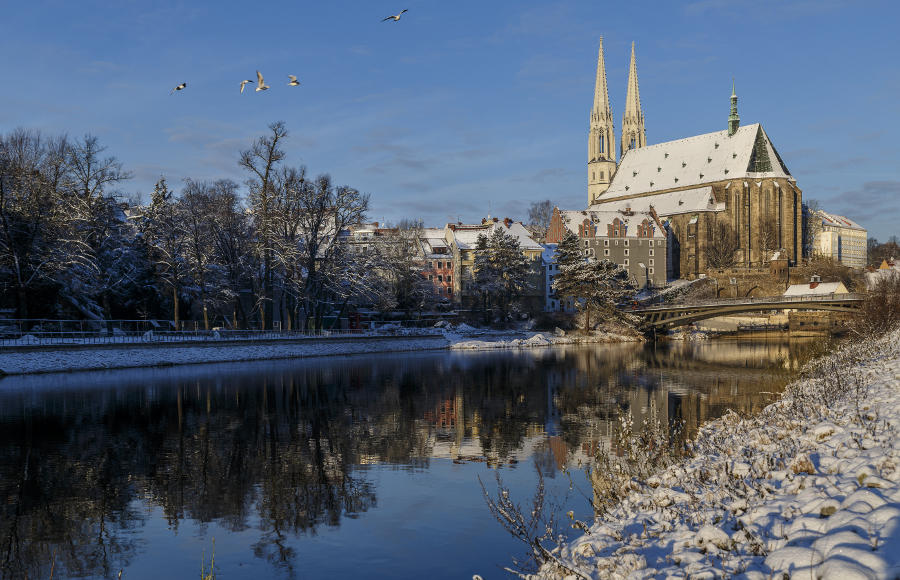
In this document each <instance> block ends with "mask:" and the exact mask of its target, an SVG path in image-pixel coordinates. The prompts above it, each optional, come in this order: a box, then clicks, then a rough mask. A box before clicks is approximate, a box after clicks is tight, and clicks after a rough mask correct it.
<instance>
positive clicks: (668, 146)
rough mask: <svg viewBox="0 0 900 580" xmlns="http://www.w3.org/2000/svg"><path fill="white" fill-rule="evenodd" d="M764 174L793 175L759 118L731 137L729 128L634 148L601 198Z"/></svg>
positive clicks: (623, 160) (624, 158) (612, 197)
mask: <svg viewBox="0 0 900 580" xmlns="http://www.w3.org/2000/svg"><path fill="white" fill-rule="evenodd" d="M763 177H784V178H788V179H792V178H791V174H790V172H789V171H788V169H787V167H786V166H785V164H784V162H783V161H782V160H781V157H780V156H779V155H778V152H777V151H776V150H775V148H774V147H773V145H772V142H771V141H770V140H769V136H768V135H766V132H765V131H764V130H763V128H762V125H760V124H759V123H754V124H753V125H746V126H744V127H740V128H738V130H737V132H735V134H734V135H732V136H730V137H729V135H728V130H727V129H726V130H724V131H716V132H714V133H707V134H705V135H697V136H695V137H687V138H685V139H678V140H675V141H667V142H665V143H658V144H656V145H647V146H644V147H639V148H637V149H630V150H628V151H627V152H626V153H625V155H624V156H623V157H622V160H621V162H620V163H619V167H618V168H617V169H616V174H615V176H614V177H613V180H612V183H610V185H609V189H607V190H606V191H605V192H603V194H602V195H601V196H600V198H599V200H598V201H600V202H603V201H606V200H609V199H614V198H618V197H625V196H631V195H635V194H641V193H651V192H655V191H667V190H670V189H675V188H683V187H686V186H687V187H690V186H695V187H696V186H701V185H705V184H708V183H713V182H716V181H724V180H727V179H735V178H750V179H759V178H763ZM657 211H659V210H657ZM660 213H663V212H660Z"/></svg>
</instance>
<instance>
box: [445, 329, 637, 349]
mask: <svg viewBox="0 0 900 580" xmlns="http://www.w3.org/2000/svg"><path fill="white" fill-rule="evenodd" d="M447 336H448V338H451V337H450V336H449V334H448V335H447ZM640 340H641V339H640V338H638V337H636V336H626V335H623V334H616V333H613V332H595V333H593V334H590V335H566V336H557V335H552V334H542V333H535V334H533V335H531V336H529V337H528V338H507V339H504V338H503V337H499V338H498V339H496V340H465V339H464V338H461V337H452V338H451V344H450V348H451V349H453V350H485V349H494V348H532V347H536V346H556V345H562V344H585V343H602V342H639V341H640Z"/></svg>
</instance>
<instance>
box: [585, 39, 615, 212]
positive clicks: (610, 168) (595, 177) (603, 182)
mask: <svg viewBox="0 0 900 580" xmlns="http://www.w3.org/2000/svg"><path fill="white" fill-rule="evenodd" d="M614 139H615V137H614V127H613V116H612V111H611V110H610V107H609V90H608V89H607V87H606V63H605V61H604V59H603V37H602V36H601V37H600V48H599V50H598V52H597V80H596V82H595V83H594V106H593V107H592V108H591V124H590V132H589V135H588V205H591V204H593V203H594V201H595V200H596V199H597V198H598V197H599V196H600V194H601V193H603V192H604V191H606V189H607V188H608V187H609V182H610V181H612V176H613V173H615V171H616V149H615V145H614V143H615V140H614Z"/></svg>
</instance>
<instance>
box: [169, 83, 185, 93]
mask: <svg viewBox="0 0 900 580" xmlns="http://www.w3.org/2000/svg"><path fill="white" fill-rule="evenodd" d="M186 86H187V83H181V84H180V85H178V86H177V87H175V88H174V89H172V90H171V91H169V94H170V95H171V94H172V93H174V92H175V91H183V90H184V87H186Z"/></svg>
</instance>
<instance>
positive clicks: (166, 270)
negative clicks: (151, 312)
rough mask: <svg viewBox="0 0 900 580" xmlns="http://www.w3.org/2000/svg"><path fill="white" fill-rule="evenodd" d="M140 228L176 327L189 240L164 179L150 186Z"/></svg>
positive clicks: (175, 202) (177, 208)
mask: <svg viewBox="0 0 900 580" xmlns="http://www.w3.org/2000/svg"><path fill="white" fill-rule="evenodd" d="M139 228H140V230H141V233H142V235H143V236H144V240H145V242H146V244H147V246H148V247H149V248H150V259H151V261H152V262H153V264H154V265H155V266H156V275H157V277H158V278H159V280H160V282H161V283H162V285H163V286H164V287H166V288H167V289H168V291H169V292H171V296H172V318H173V320H174V321H175V327H176V328H178V324H179V320H180V316H179V304H180V300H179V295H180V292H181V290H182V287H183V284H184V283H185V280H186V279H187V276H188V270H189V266H188V261H187V257H186V255H185V253H186V246H187V243H188V239H187V235H186V232H185V230H184V219H183V216H182V215H181V205H180V204H179V203H178V202H177V200H176V199H174V196H173V194H172V192H171V191H170V190H169V188H168V186H167V185H166V180H165V178H160V180H159V181H157V182H156V185H155V186H154V187H153V193H152V194H151V195H150V205H148V206H147V207H146V208H145V210H144V212H143V215H142V216H141V218H140V222H139Z"/></svg>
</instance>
